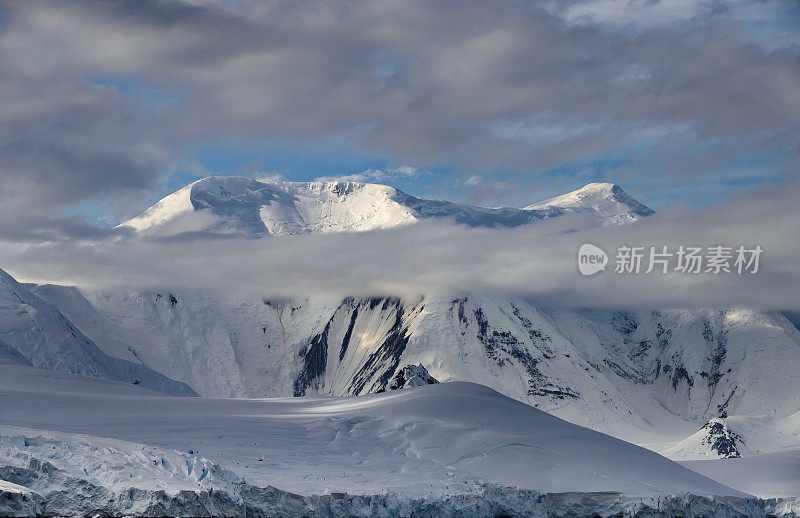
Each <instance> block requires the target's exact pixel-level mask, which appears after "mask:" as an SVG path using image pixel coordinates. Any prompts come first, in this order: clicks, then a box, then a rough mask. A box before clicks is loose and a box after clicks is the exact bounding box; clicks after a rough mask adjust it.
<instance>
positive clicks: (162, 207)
mask: <svg viewBox="0 0 800 518" xmlns="http://www.w3.org/2000/svg"><path fill="white" fill-rule="evenodd" d="M593 186H610V187H607V188H602V189H598V188H596V187H593ZM587 189H588V190H587ZM589 191H591V192H589ZM581 192H583V193H584V195H583V196H579V195H576V193H581ZM590 194H591V195H590ZM564 196H572V198H570V199H564V200H562V201H563V203H560V204H559V203H558V202H557V201H554V200H557V198H552V199H550V200H545V202H540V203H539V204H534V205H529V206H528V207H526V208H523V209H518V208H512V207H499V208H487V207H479V206H475V205H468V204H463V203H455V202H450V201H445V200H431V199H424V198H418V197H416V196H412V195H410V194H407V193H405V192H403V191H401V190H399V189H396V188H394V187H390V186H388V185H382V184H374V183H359V182H348V181H324V182H323V181H319V182H264V181H259V180H255V179H252V178H249V177H246V176H209V177H207V178H203V179H201V180H197V181H195V182H192V183H190V184H188V185H186V186H184V187H182V188H181V189H179V190H177V191H175V192H173V193H172V194H169V195H168V196H166V197H164V198H162V199H161V200H159V201H158V202H156V203H155V204H154V205H152V206H151V207H149V208H148V209H147V210H145V211H144V212H142V213H141V214H139V215H138V216H136V217H134V218H131V219H129V220H127V221H125V222H123V223H121V224H120V225H119V226H120V227H130V228H133V229H134V230H136V231H138V232H156V233H167V234H176V233H181V232H186V231H212V232H223V233H230V232H234V233H236V232H238V233H243V234H246V235H250V236H256V237H261V236H267V235H271V236H278V237H283V236H288V235H293V234H301V233H328V232H360V231H367V230H377V229H384V228H392V227H396V226H399V225H405V224H410V223H415V222H417V221H420V220H427V219H449V220H451V221H454V222H456V223H459V224H463V225H467V226H472V227H516V226H520V225H524V224H527V223H531V222H534V221H539V220H542V219H545V218H553V217H558V216H563V215H566V214H576V213H577V214H586V215H588V216H591V217H592V218H593V219H594V224H596V225H610V224H622V223H629V222H633V221H636V220H638V219H640V218H642V217H646V216H649V215H650V214H653V211H652V210H651V209H649V208H647V207H646V206H644V205H643V204H641V203H640V202H638V201H637V200H636V199H634V198H633V197H632V196H630V195H629V194H628V193H626V192H625V191H624V190H622V188H621V187H619V186H618V185H616V184H589V185H588V186H586V187H584V188H582V189H579V190H578V191H573V192H572V193H568V195H564ZM562 198H563V197H562ZM581 200H585V201H586V202H585V203H581ZM541 203H546V205H542V206H541V207H539V206H538V205H540V204H541Z"/></svg>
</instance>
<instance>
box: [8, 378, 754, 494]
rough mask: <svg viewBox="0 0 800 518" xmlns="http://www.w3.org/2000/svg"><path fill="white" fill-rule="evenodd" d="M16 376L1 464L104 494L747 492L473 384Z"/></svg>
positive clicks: (10, 392) (11, 381) (10, 394)
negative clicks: (279, 387) (194, 392)
mask: <svg viewBox="0 0 800 518" xmlns="http://www.w3.org/2000/svg"><path fill="white" fill-rule="evenodd" d="M17 369H27V370H28V371H29V370H30V368H29V367H21V366H18V365H0V408H2V409H3V411H2V413H0V462H2V463H5V464H6V465H20V466H24V465H26V464H27V462H29V461H30V459H32V458H36V459H39V460H46V461H47V462H50V463H51V464H53V465H54V466H56V467H59V468H61V469H65V470H67V471H70V472H74V473H76V474H81V475H82V476H83V477H84V478H85V477H87V476H88V477H89V478H90V480H95V481H97V482H98V483H99V484H101V485H103V486H105V487H109V488H116V489H122V488H126V487H132V486H133V487H142V486H146V487H148V488H159V489H167V490H171V491H175V490H178V489H182V488H197V487H198V486H203V484H212V485H214V486H212V487H219V486H223V487H227V486H230V484H234V483H235V482H236V481H237V479H239V478H242V479H245V480H247V482H249V483H251V484H257V485H267V484H270V485H273V486H275V487H278V488H280V489H285V490H290V491H295V492H300V493H304V494H321V493H328V492H331V491H343V492H349V493H351V494H373V493H382V492H385V491H387V490H389V491H396V492H401V493H403V494H408V495H419V496H424V495H432V494H435V495H442V494H456V493H468V492H470V491H473V490H476V489H477V488H479V487H480V485H481V484H482V483H483V482H490V483H496V484H501V485H510V486H518V487H522V488H531V489H536V490H540V491H551V492H552V491H557V492H562V491H620V492H622V493H624V494H627V495H643V496H646V495H649V496H653V495H666V494H682V493H685V492H691V493H693V494H714V495H738V496H742V493H740V492H737V491H735V490H732V489H730V488H727V487H725V486H723V485H721V484H719V483H717V482H714V481H712V480H710V479H708V478H705V477H703V476H700V475H698V474H696V473H694V472H692V471H690V470H688V469H686V468H684V467H682V466H680V465H679V464H677V463H675V462H672V461H670V460H668V459H666V458H664V457H661V456H659V455H657V454H655V453H653V452H651V451H648V450H646V449H643V448H640V447H637V446H634V445H631V444H628V443H625V442H623V441H620V440H618V439H614V438H612V437H609V436H606V435H603V434H600V433H598V432H594V431H591V430H588V429H585V428H582V427H579V426H576V425H573V424H570V423H567V422H565V421H562V420H560V419H558V418H556V417H553V416H551V415H549V414H546V413H544V412H541V411H539V410H536V409H534V408H531V407H529V406H527V405H524V404H522V403H519V402H517V401H514V400H512V399H510V398H507V397H505V396H502V395H501V394H499V393H497V392H495V391H493V390H491V389H488V388H486V387H483V386H480V385H476V384H471V383H447V384H435V385H427V386H424V387H416V388H408V389H403V390H399V391H393V392H391V393H384V394H374V395H367V396H361V397H346V398H320V397H313V398H283V399H218V398H180V397H169V396H158V395H142V394H140V393H138V392H136V391H135V390H134V387H129V386H128V385H124V384H117V383H112V382H108V383H109V388H110V390H109V391H101V390H98V388H97V386H96V385H95V384H96V383H97V382H96V380H87V379H85V378H84V379H78V378H67V377H64V379H63V380H62V383H60V384H58V385H57V386H42V384H41V383H39V382H38V380H36V379H34V378H29V377H28V376H25V375H19V374H14V371H15V370H17ZM26 372H27V371H26ZM54 376H55V377H59V376H61V375H59V374H54ZM84 383H91V384H92V387H91V388H90V389H89V388H87V387H86V386H83V384H84ZM122 387H124V388H125V389H128V390H129V391H130V392H129V393H128V394H122V393H120V390H121V388H122ZM95 435H102V436H103V438H99V437H96V436H95ZM189 451H192V453H188V452H189ZM212 464H219V465H220V466H221V467H223V468H227V469H228V470H230V471H231V472H233V473H234V474H235V477H231V476H230V475H229V474H227V472H226V471H225V470H222V469H219V470H217V471H215V472H213V473H211V474H212V475H214V476H213V477H211V478H210V479H208V481H206V477H207V476H208V474H209V473H208V472H211V471H213V469H212V468H213V466H212ZM204 481H205V482H204Z"/></svg>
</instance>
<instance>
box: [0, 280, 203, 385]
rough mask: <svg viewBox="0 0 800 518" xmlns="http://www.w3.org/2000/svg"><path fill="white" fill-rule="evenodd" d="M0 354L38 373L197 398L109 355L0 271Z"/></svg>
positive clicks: (159, 376) (135, 364)
mask: <svg viewBox="0 0 800 518" xmlns="http://www.w3.org/2000/svg"><path fill="white" fill-rule="evenodd" d="M0 353H2V357H4V358H6V359H17V360H19V361H23V362H24V363H28V364H30V365H33V366H36V367H40V368H43V369H50V370H55V371H60V372H65V373H70V374H81V375H85V376H94V377H98V378H105V379H110V380H117V381H124V382H127V383H135V384H136V385H141V386H143V387H149V388H152V389H155V390H158V391H161V392H166V393H169V394H176V395H196V394H195V393H194V391H192V389H190V388H189V387H188V386H187V385H185V384H183V383H179V382H175V381H173V380H171V379H169V378H167V377H166V376H164V375H162V374H159V373H158V372H156V371H154V370H153V369H150V368H148V367H147V366H145V365H142V364H141V363H139V362H131V361H127V360H125V359H121V358H119V357H114V356H110V355H108V354H106V353H104V352H103V351H102V350H100V349H99V348H98V347H97V346H96V345H95V344H94V342H92V341H91V340H90V339H89V338H87V337H86V336H85V335H84V334H83V333H81V332H80V331H79V330H78V328H77V327H76V326H75V325H74V324H73V323H72V322H70V321H69V320H68V319H67V318H66V317H64V315H63V314H62V313H61V312H60V311H58V309H56V308H55V307H54V306H53V305H51V304H49V303H47V302H45V301H44V300H42V299H40V298H39V297H37V296H36V295H34V294H33V293H31V292H30V291H29V290H28V289H27V288H25V287H24V286H22V285H20V284H19V283H18V282H17V281H16V280H15V279H14V278H12V277H11V276H10V275H8V274H7V273H6V272H4V271H3V270H0Z"/></svg>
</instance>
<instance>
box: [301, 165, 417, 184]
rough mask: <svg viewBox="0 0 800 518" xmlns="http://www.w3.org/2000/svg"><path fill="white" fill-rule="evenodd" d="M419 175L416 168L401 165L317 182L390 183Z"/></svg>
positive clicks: (323, 177) (321, 178)
mask: <svg viewBox="0 0 800 518" xmlns="http://www.w3.org/2000/svg"><path fill="white" fill-rule="evenodd" d="M419 173H420V171H419V169H417V168H416V167H411V166H409V165H402V166H400V167H386V168H384V169H367V170H365V171H362V172H360V173H355V174H346V175H340V176H321V177H319V178H317V179H316V181H317V182H360V183H365V182H390V181H392V180H393V179H396V178H398V177H406V178H409V177H413V176H417V175H418V174H419Z"/></svg>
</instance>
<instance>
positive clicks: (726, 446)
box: [701, 418, 744, 459]
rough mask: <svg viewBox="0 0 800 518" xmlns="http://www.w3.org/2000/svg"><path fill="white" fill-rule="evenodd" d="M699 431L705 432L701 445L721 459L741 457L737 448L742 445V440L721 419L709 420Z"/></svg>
mask: <svg viewBox="0 0 800 518" xmlns="http://www.w3.org/2000/svg"><path fill="white" fill-rule="evenodd" d="M701 430H705V431H706V437H705V438H704V439H703V444H705V445H708V446H709V447H710V448H711V450H712V451H714V452H716V453H717V454H718V455H719V456H720V457H722V458H723V459H738V458H739V457H741V456H742V454H741V453H740V452H739V449H738V446H741V445H743V444H744V440H743V439H742V438H741V436H739V435H738V434H737V433H735V432H733V431H732V430H731V429H729V428H728V425H727V424H725V421H724V420H723V419H718V418H715V419H711V420H709V421H708V422H707V423H706V424H705V425H703V428H701Z"/></svg>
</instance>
